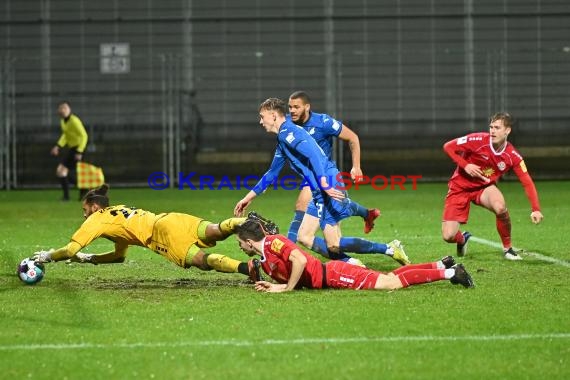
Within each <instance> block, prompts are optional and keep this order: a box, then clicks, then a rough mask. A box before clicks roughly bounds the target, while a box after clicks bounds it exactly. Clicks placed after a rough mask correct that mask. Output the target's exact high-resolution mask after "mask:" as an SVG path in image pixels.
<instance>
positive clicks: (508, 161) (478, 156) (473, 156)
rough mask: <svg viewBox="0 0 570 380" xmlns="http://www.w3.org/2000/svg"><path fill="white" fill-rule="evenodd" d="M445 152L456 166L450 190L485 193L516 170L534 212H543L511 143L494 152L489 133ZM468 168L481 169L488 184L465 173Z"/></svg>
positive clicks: (459, 142) (463, 139) (458, 142)
mask: <svg viewBox="0 0 570 380" xmlns="http://www.w3.org/2000/svg"><path fill="white" fill-rule="evenodd" d="M444 150H445V152H446V153H447V154H448V155H449V157H451V159H452V160H453V161H454V162H455V163H457V168H456V169H455V172H454V173H453V175H452V176H451V179H450V180H449V185H450V188H451V187H452V186H453V187H459V188H461V189H463V190H467V191H473V190H478V189H482V188H484V187H487V186H489V185H494V184H496V183H497V181H498V180H499V178H500V177H501V176H502V175H503V174H505V173H507V172H508V171H509V170H511V169H513V170H514V172H515V174H516V175H517V177H518V178H519V180H520V181H521V183H522V184H523V186H524V188H525V192H526V194H527V197H528V198H529V201H530V203H531V205H532V210H533V211H539V210H540V205H539V202H538V195H537V192H536V188H535V186H534V183H533V182H532V179H531V177H530V175H529V174H528V171H527V168H526V165H525V163H524V160H523V158H522V156H521V155H520V153H519V152H517V151H516V149H515V148H514V146H513V145H512V144H511V143H510V142H507V143H506V144H505V146H504V148H503V149H502V150H500V151H495V149H494V148H493V144H492V142H491V135H490V134H489V133H488V132H481V133H471V134H469V135H467V136H463V137H459V138H457V139H454V140H451V141H448V142H447V143H446V144H445V146H444ZM467 164H475V165H477V166H479V167H480V168H481V171H482V172H483V175H484V176H485V177H487V178H489V182H484V181H483V180H481V179H479V178H474V177H471V176H470V175H469V174H467V173H466V172H465V170H464V168H465V166H467Z"/></svg>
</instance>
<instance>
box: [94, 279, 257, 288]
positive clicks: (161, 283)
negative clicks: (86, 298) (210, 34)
mask: <svg viewBox="0 0 570 380" xmlns="http://www.w3.org/2000/svg"><path fill="white" fill-rule="evenodd" d="M87 284H88V286H89V287H90V288H92V289H110V290H130V289H205V288H227V287H251V286H252V284H251V283H249V282H248V281H247V280H245V279H229V278H227V279H221V278H220V279H214V278H210V279H200V278H180V279H156V278H153V279H149V278H122V279H102V278H97V279H92V280H90V281H88V283H87Z"/></svg>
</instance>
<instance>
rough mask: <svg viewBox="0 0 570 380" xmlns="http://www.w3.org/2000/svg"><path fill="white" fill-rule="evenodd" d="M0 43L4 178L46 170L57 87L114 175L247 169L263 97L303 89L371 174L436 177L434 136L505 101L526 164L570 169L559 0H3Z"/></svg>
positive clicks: (36, 180)
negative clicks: (358, 150)
mask: <svg viewBox="0 0 570 380" xmlns="http://www.w3.org/2000/svg"><path fill="white" fill-rule="evenodd" d="M0 55H1V57H0V128H1V137H0V153H1V154H0V170H1V173H0V174H1V176H0V177H1V178H0V187H2V188H14V187H38V186H42V187H43V186H50V185H54V186H55V185H56V181H55V178H54V177H55V176H54V172H55V166H56V163H57V161H56V159H55V158H52V157H50V156H49V150H50V148H51V147H52V146H53V145H54V143H55V141H56V140H57V138H58V136H59V133H60V131H59V120H58V117H57V114H56V110H57V103H58V102H59V101H61V100H67V101H69V102H70V103H71V105H72V109H73V111H74V113H76V114H77V115H78V116H79V117H80V118H81V119H82V120H83V122H84V124H85V125H86V128H87V131H88V133H89V145H88V149H87V153H86V156H85V159H86V160H87V161H89V162H92V163H94V164H96V165H100V166H102V167H103V169H104V171H105V174H106V176H107V179H108V180H109V181H110V182H111V183H114V184H125V185H141V184H146V181H147V177H148V175H149V174H151V173H153V172H155V171H164V172H166V173H168V174H170V175H172V176H173V177H174V178H176V173H178V172H184V173H190V172H197V173H199V174H208V175H213V176H215V177H218V178H219V177H221V176H223V175H228V176H231V175H237V174H258V175H259V174H262V172H263V170H264V169H265V168H266V167H267V166H268V164H269V162H270V159H271V154H272V152H273V148H274V145H275V140H274V136H271V135H267V134H265V132H264V131H263V130H262V129H261V128H260V127H259V125H258V113H257V107H258V105H259V103H260V102H261V101H262V100H264V99H265V98H268V97H281V98H284V99H286V98H287V97H288V95H289V94H290V93H291V92H293V91H295V90H300V89H302V90H305V91H307V92H308V93H309V94H310V95H311V97H312V100H313V102H312V103H313V109H314V110H316V111H317V112H325V113H329V114H331V115H333V116H335V117H337V118H338V119H340V120H342V121H343V122H344V123H345V124H346V125H348V126H349V127H351V128H352V129H353V130H355V131H356V132H357V133H358V134H359V136H360V140H361V145H362V151H363V154H362V157H363V169H364V171H365V173H367V174H371V175H375V174H384V175H389V174H402V175H406V174H420V175H423V176H424V177H426V178H433V179H443V178H447V177H448V176H449V175H450V174H451V170H452V168H453V165H452V164H451V163H450V162H449V160H448V159H447V158H446V157H445V155H444V154H443V153H442V151H441V146H442V144H443V143H444V142H445V141H446V140H448V139H450V138H452V137H456V136H460V135H463V134H465V133H469V132H473V131H483V130H486V127H487V119H488V116H489V115H490V114H492V113H494V112H497V111H502V110H506V111H509V112H511V113H512V114H513V115H514V116H515V117H516V118H517V119H518V124H517V126H516V127H515V130H514V131H513V134H512V141H513V142H514V143H515V144H516V145H517V147H519V149H520V150H521V152H522V153H523V155H524V156H525V157H526V161H527V163H528V166H529V168H530V170H531V173H532V174H533V175H534V176H535V177H538V178H568V177H570V169H569V168H568V165H566V161H567V160H568V158H569V157H570V128H569V121H570V4H569V3H568V2H567V1H563V0H518V1H515V0H502V1H495V0H480V1H474V0H464V1H455V0H439V1H437V0H431V1H428V0H409V1H364V0H360V1H350V2H345V1H333V0H320V1H317V0H303V1H299V0H294V1H289V2H283V1H275V0H266V1H261V0H257V1H254V0H247V1H230V0H212V1H197V0H161V1H158V0H141V1H135V0H121V1H119V0H114V1H113V0H101V1H98V2H90V1H86V0H39V1H35V0H4V1H3V2H2V4H1V5H0ZM336 156H337V159H338V161H339V163H340V164H341V166H343V167H344V168H346V169H349V168H350V154H348V153H347V151H346V148H345V147H343V146H342V145H341V146H339V147H338V149H337V152H336ZM173 184H174V183H173Z"/></svg>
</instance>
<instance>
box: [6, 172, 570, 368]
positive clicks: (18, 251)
mask: <svg viewBox="0 0 570 380" xmlns="http://www.w3.org/2000/svg"><path fill="white" fill-rule="evenodd" d="M537 187H538V190H539V194H540V197H541V201H542V207H543V213H544V215H545V220H544V223H543V224H541V225H538V226H535V225H532V224H531V223H530V219H529V214H530V209H529V205H528V202H527V200H526V198H525V195H524V191H523V189H522V187H521V186H520V185H519V184H518V183H504V184H502V185H501V188H502V189H503V191H504V193H505V197H506V199H507V203H508V206H509V210H510V214H511V218H512V222H513V242H514V244H515V246H517V247H520V248H524V249H526V250H528V251H532V252H536V253H539V254H541V255H544V256H549V257H553V258H556V259H557V260H559V262H558V263H549V262H545V261H542V260H540V259H537V258H533V257H529V256H525V260H524V261H522V262H508V261H506V260H504V259H502V257H501V252H500V250H497V249H496V248H492V247H489V246H487V245H483V244H477V243H474V242H473V243H470V247H469V252H468V255H467V256H466V257H465V258H463V259H462V260H461V261H462V262H463V263H464V264H465V266H466V268H467V269H468V270H469V271H470V272H471V273H472V275H473V277H474V279H475V281H476V284H477V287H476V288H475V289H463V288H461V287H458V286H452V285H451V284H450V283H448V282H447V281H441V282H437V283H433V284H426V285H421V286H414V287H410V288H407V289H403V290H399V291H395V292H381V291H361V292H356V291H349V290H345V291H340V290H312V291H310V290H304V291H297V292H293V293H288V294H259V293H256V292H254V291H253V289H252V288H251V285H249V284H248V283H247V281H246V279H245V278H244V276H242V275H239V274H229V275H228V274H222V273H215V272H201V271H199V270H196V269H191V270H183V269H181V268H178V267H176V266H175V265H174V264H171V263H169V262H167V261H166V260H164V259H163V258H162V257H160V256H158V255H156V254H154V253H153V252H151V251H149V250H147V249H143V248H138V247H135V248H131V249H130V250H129V255H128V256H127V261H126V262H125V263H124V264H116V265H107V266H91V265H79V264H74V265H67V264H65V263H56V264H48V265H47V266H46V270H47V273H46V277H45V278H44V280H43V282H41V283H40V284H38V285H36V286H26V285H24V284H22V283H21V282H20V281H19V280H18V279H17V277H16V275H15V268H16V265H17V263H18V262H19V261H20V260H21V259H22V258H24V257H26V256H30V255H31V254H32V253H33V252H34V251H36V250H39V249H47V248H51V247H53V248H58V247H60V246H63V245H64V244H66V243H67V242H68V240H69V237H70V236H71V235H72V233H73V232H74V231H75V229H77V228H78V227H79V225H80V224H81V222H82V220H83V219H82V212H81V208H80V204H79V202H70V203H60V202H58V201H57V199H58V197H59V193H58V192H56V191H13V192H1V193H0V210H1V213H0V229H1V231H2V235H1V237H0V269H1V271H0V285H1V287H0V293H1V298H2V304H1V305H2V306H1V314H0V315H1V318H2V333H1V334H0V357H1V358H2V359H1V360H0V374H2V375H1V377H2V378H6V379H21V378H36V379H63V378H68V379H75V378H77V379H78V378H89V379H126V378H141V379H143V378H155V379H199V378H205V379H230V378H253V379H260V378H263V379H291V378H296V379H308V378H311V379H312V378H314V379H356V378H358V379H373V378H403V379H439V378H465V379H481V378H484V377H486V378H501V379H503V378H511V379H525V378H544V379H567V378H570V368H569V363H568V358H570V318H569V317H568V315H569V312H570V299H569V298H570V297H569V294H570V293H569V286H568V279H567V278H568V274H569V273H570V268H569V267H567V266H564V264H566V265H567V264H568V262H569V261H570V250H569V249H568V242H569V238H568V234H569V232H570V229H569V227H568V226H569V225H570V224H569V223H568V214H569V211H570V206H569V204H568V202H569V200H570V186H569V185H568V183H567V182H539V183H538V184H537ZM244 193H245V192H244V191H229V190H224V191H190V190H185V191H178V190H164V191H153V190H149V189H136V190H128V189H111V192H110V195H111V200H112V203H114V204H121V203H123V204H127V205H132V206H137V207H141V208H146V209H149V210H151V211H155V212H164V211H179V212H187V213H191V214H194V215H198V216H201V217H204V218H206V219H209V220H211V221H218V220H221V219H223V218H225V217H227V216H229V215H230V214H231V212H232V210H233V206H234V205H235V203H236V202H237V201H238V200H239V199H241V197H242V196H243V195H244ZM445 193H446V186H445V184H426V183H421V182H420V183H419V184H418V189H417V191H373V190H372V189H370V188H365V189H362V190H359V191H353V192H352V193H351V196H352V198H353V199H355V200H357V201H359V202H361V203H362V204H364V205H367V206H368V207H372V206H375V207H379V208H380V209H381V210H382V217H381V218H380V220H379V222H377V224H376V229H375V230H374V231H373V232H372V233H371V234H370V235H369V237H370V238H372V239H375V240H378V241H384V242H388V241H390V240H392V239H400V240H401V241H402V242H403V243H404V244H405V246H406V251H407V253H408V255H409V256H410V258H411V259H412V261H414V262H424V261H430V260H434V259H437V258H440V257H442V256H444V255H446V254H450V253H454V250H455V246H453V245H448V244H446V243H444V242H443V241H442V240H441V237H440V220H441V212H442V205H443V197H444V195H445ZM295 197H296V192H292V191H283V190H280V191H269V192H268V193H267V194H265V195H264V196H262V197H260V198H259V199H256V200H255V201H254V203H253V206H252V207H251V209H254V210H257V211H259V212H260V213H261V214H262V215H264V216H267V217H269V218H272V219H273V220H275V221H276V222H277V223H278V224H279V225H280V226H281V230H282V231H286V230H287V228H288V225H289V221H290V219H291V217H292V208H293V205H294V198H295ZM467 229H468V230H469V231H471V232H472V233H473V234H474V236H477V237H480V238H483V239H486V240H490V241H494V242H499V238H498V235H497V233H496V231H495V221H494V217H493V215H492V214H490V213H489V212H487V211H485V210H482V209H480V208H478V207H473V208H472V212H471V221H470V223H469V225H468V227H467ZM343 233H344V235H345V236H363V232H362V221H361V220H359V218H352V219H351V220H348V221H346V222H344V223H343ZM111 247H112V243H111V242H108V241H104V240H100V241H96V242H95V243H94V244H92V246H90V247H89V248H88V249H87V250H84V251H86V252H103V251H106V250H109V249H111ZM209 251H210V252H221V253H225V254H227V255H229V256H232V257H234V258H237V259H240V260H246V259H247V257H246V256H245V255H244V254H243V253H242V252H240V251H239V250H238V249H237V243H236V241H235V239H234V238H229V239H228V240H226V241H224V242H222V243H220V244H218V246H217V247H215V248H213V249H210V250H209ZM359 258H361V259H362V260H363V261H364V262H365V263H366V264H367V265H368V266H369V267H371V268H375V269H379V270H383V271H389V270H390V269H392V268H394V265H395V263H394V262H393V261H392V260H390V259H389V258H387V257H384V256H373V255H360V256H359Z"/></svg>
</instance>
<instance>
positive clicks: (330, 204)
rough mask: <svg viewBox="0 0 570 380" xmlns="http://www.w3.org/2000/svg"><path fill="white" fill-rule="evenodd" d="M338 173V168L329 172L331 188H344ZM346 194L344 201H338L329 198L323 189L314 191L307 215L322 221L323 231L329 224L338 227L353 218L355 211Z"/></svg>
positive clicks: (328, 177) (328, 179) (328, 178)
mask: <svg viewBox="0 0 570 380" xmlns="http://www.w3.org/2000/svg"><path fill="white" fill-rule="evenodd" d="M338 173H339V171H338V169H337V168H336V167H334V168H330V169H329V170H327V181H328V182H329V186H332V187H337V185H338V186H339V187H343V186H344V184H342V183H341V182H339V181H338V180H337V179H336V178H337V174H338ZM330 182H332V183H330ZM344 193H345V196H346V198H344V199H343V200H342V201H338V200H336V199H332V198H331V197H329V196H328V195H327V194H326V193H325V192H324V191H322V190H321V189H316V190H314V191H313V199H312V201H311V202H310V203H309V205H308V206H307V214H309V215H311V216H314V217H316V218H319V219H320V224H321V229H324V228H325V226H326V225H327V224H330V225H331V226H336V225H337V224H338V223H339V222H340V221H341V220H343V219H346V218H349V217H351V216H352V212H353V211H352V210H351V207H350V203H351V200H350V198H348V193H347V192H346V191H344Z"/></svg>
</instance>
